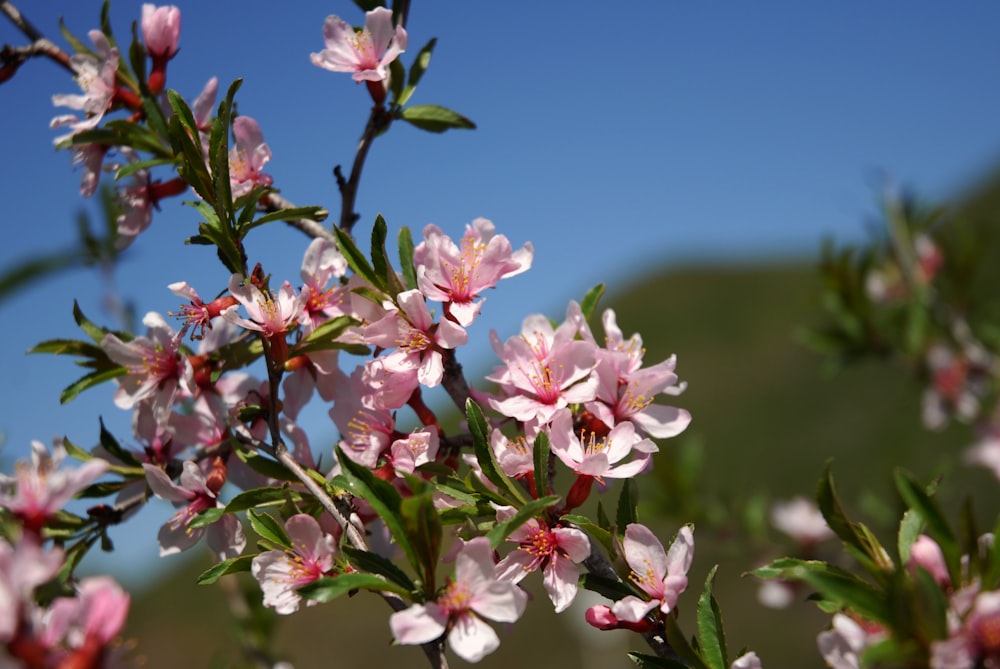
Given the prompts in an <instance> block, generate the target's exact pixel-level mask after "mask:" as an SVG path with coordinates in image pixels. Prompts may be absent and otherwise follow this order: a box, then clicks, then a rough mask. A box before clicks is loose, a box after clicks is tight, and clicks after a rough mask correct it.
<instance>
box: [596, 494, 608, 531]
mask: <svg viewBox="0 0 1000 669" xmlns="http://www.w3.org/2000/svg"><path fill="white" fill-rule="evenodd" d="M597 526H598V527H600V528H601V529H602V530H605V531H606V532H610V531H611V519H610V518H608V514H607V513H605V511H604V504H603V503H602V502H601V500H597Z"/></svg>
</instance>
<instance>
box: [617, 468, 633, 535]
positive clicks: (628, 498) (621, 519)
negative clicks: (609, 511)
mask: <svg viewBox="0 0 1000 669" xmlns="http://www.w3.org/2000/svg"><path fill="white" fill-rule="evenodd" d="M638 505H639V490H638V488H637V486H636V485H635V484H634V483H633V482H632V479H625V480H624V481H623V482H622V490H621V493H620V494H619V495H618V510H617V512H616V513H615V520H616V521H617V523H618V533H619V534H622V533H624V532H625V528H626V527H628V526H629V525H631V524H632V523H636V522H638V521H639V518H638V515H637V514H636V508H637V507H638Z"/></svg>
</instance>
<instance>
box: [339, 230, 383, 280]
mask: <svg viewBox="0 0 1000 669" xmlns="http://www.w3.org/2000/svg"><path fill="white" fill-rule="evenodd" d="M333 232H334V234H335V235H336V236H337V248H339V249H340V253H341V254H342V255H343V256H344V259H345V260H347V264H348V266H349V267H350V268H351V269H352V270H354V273H355V274H357V275H358V276H360V277H361V278H362V279H364V280H365V281H367V282H368V283H370V284H371V285H373V286H377V285H378V277H377V276H376V275H375V270H374V269H372V266H371V265H370V264H368V259H367V258H365V256H364V254H363V253H361V251H360V250H359V249H358V247H357V245H355V243H354V240H353V239H351V236H350V235H349V234H347V233H346V232H344V231H343V230H341V229H340V228H339V227H335V228H334V229H333Z"/></svg>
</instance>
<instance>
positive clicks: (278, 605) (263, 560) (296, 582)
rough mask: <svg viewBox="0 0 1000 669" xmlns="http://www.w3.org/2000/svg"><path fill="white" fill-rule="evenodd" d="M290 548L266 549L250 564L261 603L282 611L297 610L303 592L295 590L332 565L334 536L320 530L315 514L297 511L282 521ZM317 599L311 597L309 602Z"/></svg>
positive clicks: (316, 578)
mask: <svg viewBox="0 0 1000 669" xmlns="http://www.w3.org/2000/svg"><path fill="white" fill-rule="evenodd" d="M285 532H286V533H287V534H288V538H289V539H290V540H291V542H292V550H291V551H288V550H273V551H266V552H264V553H261V554H260V555H258V556H256V557H255V558H254V559H253V563H252V565H251V567H250V571H251V573H252V574H253V577H254V578H255V579H257V582H258V583H260V589H261V591H262V592H263V593H264V606H268V607H270V608H273V609H274V610H275V611H276V612H277V613H280V614H281V615H288V614H290V613H295V612H296V611H298V610H299V605H300V603H301V601H302V596H301V595H299V593H298V592H297V590H298V589H299V588H301V587H302V586H303V585H306V584H307V583H312V582H313V581H316V580H318V579H320V578H322V577H323V576H324V575H325V574H326V573H327V572H329V571H331V570H332V569H333V558H334V554H335V551H334V549H335V546H336V544H335V542H334V538H333V537H332V536H330V535H329V534H327V533H326V532H324V531H323V529H322V528H321V527H320V525H319V523H318V522H317V521H316V519H315V518H313V517H312V516H310V515H308V514H303V513H300V514H297V515H294V516H292V517H291V518H289V519H288V520H287V521H285ZM316 603H317V602H315V601H312V600H310V601H309V602H308V605H309V606H312V605H314V604H316Z"/></svg>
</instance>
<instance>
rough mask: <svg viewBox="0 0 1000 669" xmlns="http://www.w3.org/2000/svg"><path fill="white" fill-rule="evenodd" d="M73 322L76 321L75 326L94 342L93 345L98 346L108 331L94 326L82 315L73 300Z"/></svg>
mask: <svg viewBox="0 0 1000 669" xmlns="http://www.w3.org/2000/svg"><path fill="white" fill-rule="evenodd" d="M73 320H74V321H76V324H77V326H79V328H80V329H81V330H83V331H84V333H85V334H86V335H87V336H88V337H90V338H91V339H93V340H94V343H95V344H97V345H98V346H100V344H101V342H102V341H103V340H104V335H106V334H107V333H108V331H107V330H105V329H104V328H102V327H98V326H96V325H94V324H93V323H92V322H91V321H90V319H88V318H87V317H86V316H85V315H84V314H83V309H81V308H80V305H79V303H78V302H77V301H76V300H73Z"/></svg>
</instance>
